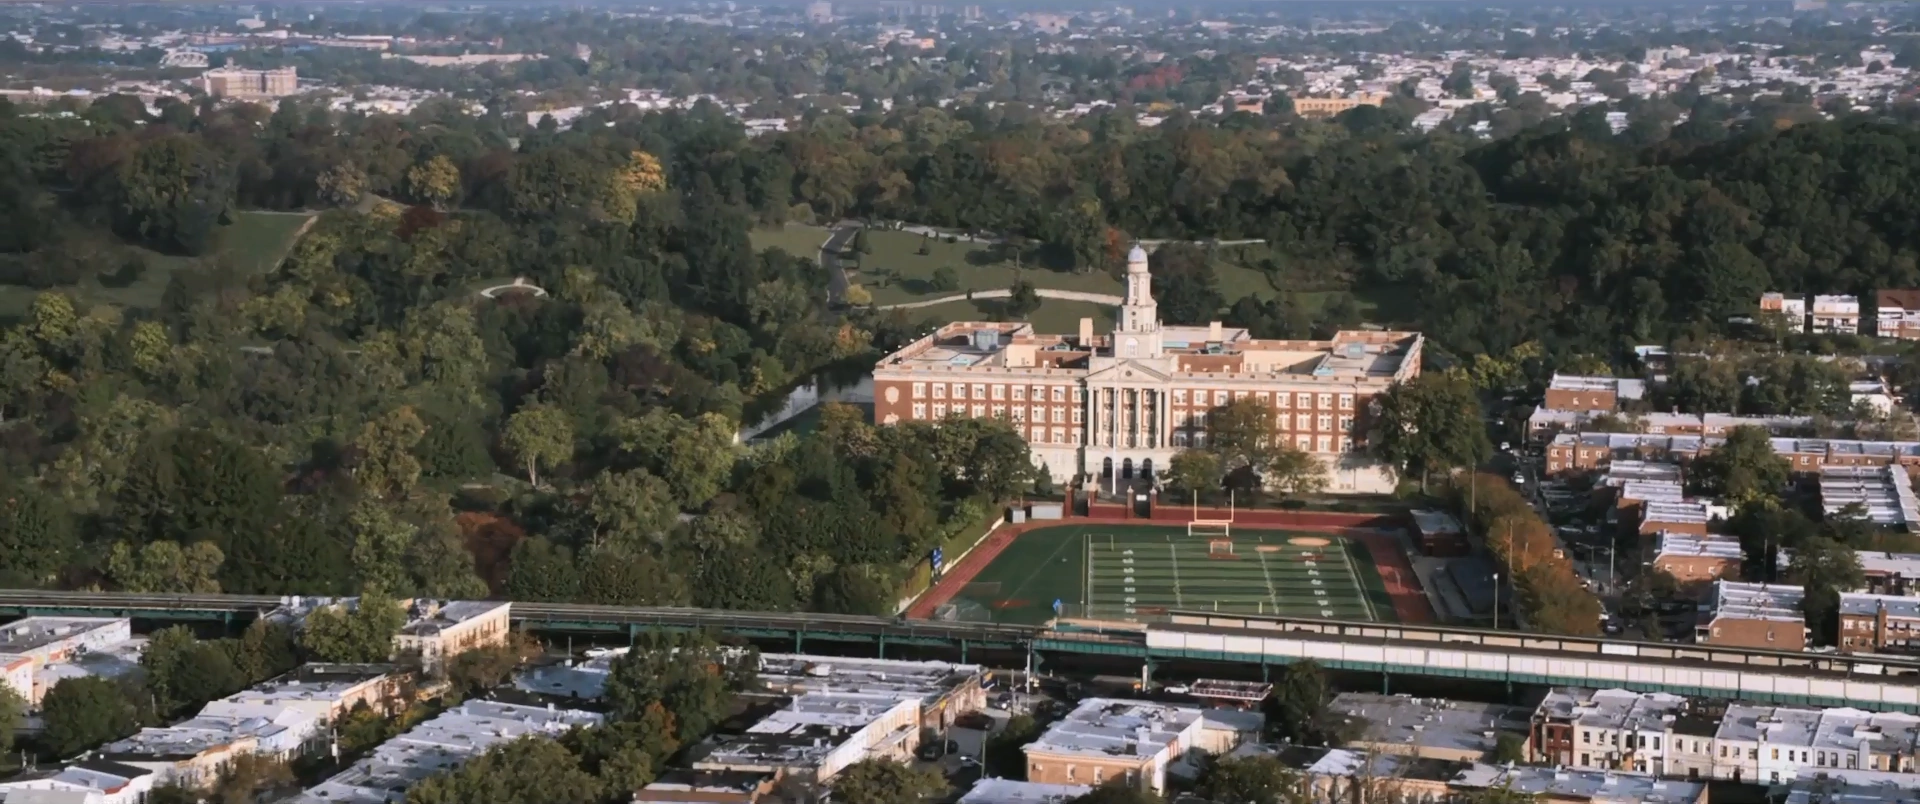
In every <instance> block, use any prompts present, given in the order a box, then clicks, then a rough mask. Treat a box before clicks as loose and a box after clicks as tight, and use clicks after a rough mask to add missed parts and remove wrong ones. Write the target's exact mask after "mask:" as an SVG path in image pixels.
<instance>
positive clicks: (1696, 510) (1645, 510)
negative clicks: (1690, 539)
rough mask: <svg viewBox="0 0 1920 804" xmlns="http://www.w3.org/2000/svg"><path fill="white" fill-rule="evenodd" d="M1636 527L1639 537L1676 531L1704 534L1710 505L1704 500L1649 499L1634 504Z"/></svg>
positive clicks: (1710, 518) (1693, 534)
mask: <svg viewBox="0 0 1920 804" xmlns="http://www.w3.org/2000/svg"><path fill="white" fill-rule="evenodd" d="M1634 513H1635V518H1636V519H1637V520H1638V523H1637V524H1636V525H1635V528H1636V530H1637V531H1638V532H1639V534H1640V535H1641V536H1647V537H1652V536H1654V535H1656V534H1660V533H1676V534H1685V535H1689V536H1700V537H1705V536H1706V535H1707V525H1708V524H1709V523H1711V522H1712V521H1713V519H1714V514H1715V509H1714V506H1713V505H1712V504H1710V503H1708V502H1707V501H1705V500H1689V499H1681V500H1658V499H1650V500H1646V501H1644V502H1641V503H1640V504H1639V505H1638V506H1636V507H1635V511H1634Z"/></svg>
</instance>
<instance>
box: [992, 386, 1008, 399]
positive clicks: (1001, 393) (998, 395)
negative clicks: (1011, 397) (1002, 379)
mask: <svg viewBox="0 0 1920 804" xmlns="http://www.w3.org/2000/svg"><path fill="white" fill-rule="evenodd" d="M993 398H994V399H995V400H1001V399H1006V398H1007V387H1006V386H1004V385H995V386H994V387H993Z"/></svg>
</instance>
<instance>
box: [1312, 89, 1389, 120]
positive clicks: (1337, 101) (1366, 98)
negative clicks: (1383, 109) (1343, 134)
mask: <svg viewBox="0 0 1920 804" xmlns="http://www.w3.org/2000/svg"><path fill="white" fill-rule="evenodd" d="M1386 99H1387V96H1385V95H1375V94H1370V93H1361V94H1359V95H1355V96H1353V97H1350V98H1311V97H1306V96H1295V97H1294V98H1293V113H1294V114H1297V115H1299V116H1301V117H1333V116H1335V115H1338V114H1340V113H1341V112H1345V111H1348V110H1351V109H1355V108H1359V107H1361V106H1379V105H1380V103H1381V102H1382V101H1385V100H1386Z"/></svg>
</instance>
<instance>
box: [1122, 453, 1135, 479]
mask: <svg viewBox="0 0 1920 804" xmlns="http://www.w3.org/2000/svg"><path fill="white" fill-rule="evenodd" d="M1120 479H1121V480H1132V479H1133V459H1132V458H1127V459H1126V460H1123V461H1121V462H1120Z"/></svg>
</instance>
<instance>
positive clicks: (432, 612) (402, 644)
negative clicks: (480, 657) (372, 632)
mask: <svg viewBox="0 0 1920 804" xmlns="http://www.w3.org/2000/svg"><path fill="white" fill-rule="evenodd" d="M512 607H513V604H512V603H507V602H502V601H497V600H452V601H447V602H444V603H443V602H441V601H438V600H428V599H425V598H422V599H418V600H413V601H410V602H409V605H408V611H407V624H406V625H404V626H401V628H400V633H398V634H394V635H393V650H394V653H395V655H399V656H418V657H419V658H420V664H421V666H423V667H426V668H428V669H434V668H437V667H439V666H440V665H441V664H442V663H444V662H446V661H447V660H449V659H452V658H453V657H454V656H457V655H459V654H461V653H465V652H466V651H470V650H473V649H475V648H485V647H492V646H495V645H504V644H506V643H507V637H508V636H510V635H511V634H512V632H513V624H512V622H511V621H510V620H509V615H510V614H511V611H510V610H511V609H512Z"/></svg>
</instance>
